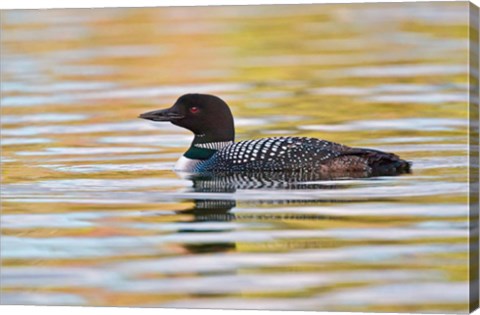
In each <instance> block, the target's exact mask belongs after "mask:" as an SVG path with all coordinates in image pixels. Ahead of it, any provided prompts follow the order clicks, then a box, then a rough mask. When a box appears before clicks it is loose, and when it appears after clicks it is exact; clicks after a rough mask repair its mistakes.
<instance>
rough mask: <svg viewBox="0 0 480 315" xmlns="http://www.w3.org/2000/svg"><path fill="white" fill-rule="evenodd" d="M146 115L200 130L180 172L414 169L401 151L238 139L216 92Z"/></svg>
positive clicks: (301, 139)
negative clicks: (237, 140)
mask: <svg viewBox="0 0 480 315" xmlns="http://www.w3.org/2000/svg"><path fill="white" fill-rule="evenodd" d="M140 118H144V119H149V120H153V121H169V122H171V123H173V124H174V125H177V126H180V127H183V128H186V129H189V130H190V131H192V132H193V133H194V134H195V138H194V139H193V142H192V144H191V146H190V148H189V149H188V150H187V152H185V153H184V155H183V156H182V157H181V158H180V160H179V161H178V162H177V165H176V166H175V169H176V170H178V171H186V172H232V171H233V172H271V171H275V172H284V171H315V172H319V173H322V174H324V175H325V176H331V175H332V174H334V175H336V176H342V175H341V174H342V173H350V174H357V175H361V177H365V176H378V175H398V174H402V173H408V172H409V171H410V163H409V162H407V161H404V160H402V159H400V158H399V157H398V156H396V155H395V154H392V153H386V152H381V151H377V150H372V149H363V148H351V147H347V146H344V145H341V144H338V143H334V142H330V141H326V140H320V139H316V138H306V137H275V138H264V139H256V140H248V141H241V142H237V143H235V142H234V140H235V127H234V121H233V116H232V113H231V112H230V109H229V107H228V105H227V104H226V103H225V102H224V101H222V100H221V99H220V98H218V97H216V96H213V95H204V94H186V95H184V96H182V97H180V98H179V99H178V100H177V102H176V103H175V104H174V105H173V106H172V107H171V108H168V109H164V110H157V111H152V112H148V113H144V114H142V115H140Z"/></svg>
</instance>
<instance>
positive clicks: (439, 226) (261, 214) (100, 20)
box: [1, 2, 468, 313]
mask: <svg viewBox="0 0 480 315" xmlns="http://www.w3.org/2000/svg"><path fill="white" fill-rule="evenodd" d="M467 5H468V4H467V3H465V2H463V3H462V2H461V3H416V4H415V3H408V4H401V3H397V4H358V5H315V6H307V5H304V6H275V7H271V6H249V7H210V8H208V7H203V8H168V9H165V8H163V9H95V10H90V9H82V10H42V11H39V10H26V11H3V12H2V13H1V23H2V25H1V26H2V47H1V48H2V55H1V71H2V72H1V75H2V82H1V92H2V99H1V105H2V107H1V114H2V129H1V145H2V147H1V148H2V164H1V166H2V187H1V193H2V216H1V227H2V231H1V235H2V237H1V257H2V269H1V288H2V304H49V305H94V306H144V307H189V308H192V307H195V308H243V309H278V310H323V311H325V310H330V311H389V312H407V311H409V312H442V313H445V312H455V313H458V312H466V311H467V303H468V234H467V227H468V206H467V197H468V175H467V172H468V158H467V152H468V138H467V122H468V107H467V101H468V77H467V74H468V65H467V60H468V54H467V52H468V30H467V22H468V19H467V16H468V11H467ZM189 92H190V93H191V92H200V93H211V94H215V95H218V96H220V97H221V98H223V99H224V100H226V101H227V102H228V103H229V104H230V106H231V108H232V111H233V113H234V115H235V118H236V129H237V140H244V139H250V138H261V137H270V136H279V135H286V136H311V137H318V138H324V139H328V140H331V141H336V142H341V143H344V144H347V145H350V146H361V147H371V148H375V149H379V150H387V151H392V152H395V153H397V154H399V155H400V156H401V157H402V158H405V159H407V160H410V161H412V162H413V173H412V174H409V175H404V176H399V177H377V178H369V179H348V178H345V179H339V180H335V181H327V180H315V179H313V180H304V181H301V182H291V181H288V180H285V181H282V180H281V181H275V180H271V179H270V178H263V179H260V180H259V179H258V178H257V179H252V178H242V176H239V178H221V179H213V180H212V179H209V178H201V177H200V178H193V179H192V178H182V177H181V176H180V175H179V174H176V173H175V172H173V171H172V168H173V165H174V163H175V161H176V160H177V159H178V158H179V156H180V155H181V154H182V153H183V152H184V151H185V150H186V148H187V147H188V146H189V144H190V141H191V139H192V135H191V134H189V132H187V131H185V130H182V129H180V128H178V127H175V126H173V125H171V124H162V123H153V122H147V121H144V120H140V119H137V118H136V117H137V116H138V115H139V114H140V113H143V112H145V111H148V110H154V109H158V108H165V107H168V106H170V105H171V104H173V103H174V102H175V100H176V99H177V98H178V97H179V96H180V95H182V94H184V93H189Z"/></svg>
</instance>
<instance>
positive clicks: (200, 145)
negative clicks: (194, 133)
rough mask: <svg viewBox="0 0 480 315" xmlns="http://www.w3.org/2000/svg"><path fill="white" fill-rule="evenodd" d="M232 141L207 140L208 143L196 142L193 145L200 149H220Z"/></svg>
mask: <svg viewBox="0 0 480 315" xmlns="http://www.w3.org/2000/svg"><path fill="white" fill-rule="evenodd" d="M232 143H233V141H220V142H206V143H195V144H194V145H193V146H194V147H196V148H200V149H209V150H220V149H222V148H224V147H226V146H227V145H230V144H232Z"/></svg>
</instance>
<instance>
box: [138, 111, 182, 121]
mask: <svg viewBox="0 0 480 315" xmlns="http://www.w3.org/2000/svg"><path fill="white" fill-rule="evenodd" d="M183 117H184V116H183V115H180V114H179V113H176V112H174V111H173V110H172V108H167V109H160V110H154V111H151V112H146V113H143V114H141V115H140V116H138V118H143V119H148V120H152V121H172V120H176V119H182V118H183Z"/></svg>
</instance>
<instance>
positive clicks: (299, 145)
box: [195, 137, 343, 172]
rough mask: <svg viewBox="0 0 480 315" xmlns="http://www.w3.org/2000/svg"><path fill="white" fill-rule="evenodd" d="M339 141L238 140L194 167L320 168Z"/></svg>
mask: <svg viewBox="0 0 480 315" xmlns="http://www.w3.org/2000/svg"><path fill="white" fill-rule="evenodd" d="M342 148H343V146H342V145H339V144H336V143H333V142H329V141H324V140H319V139H315V138H299V137H274V138H263V139H257V140H247V141H240V142H237V143H233V144H230V145H228V146H226V147H224V148H222V149H220V150H218V151H217V152H216V153H215V154H214V155H213V156H212V157H211V158H210V159H208V160H206V161H203V162H202V163H199V164H198V165H197V166H196V169H195V171H197V172H203V171H207V172H208V171H213V172H229V171H232V172H236V171H285V170H301V169H305V168H309V169H315V168H319V167H320V166H321V165H322V163H324V162H325V161H327V160H329V159H332V158H334V157H336V156H338V155H339V154H340V153H341V151H342V150H341V149H342Z"/></svg>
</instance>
